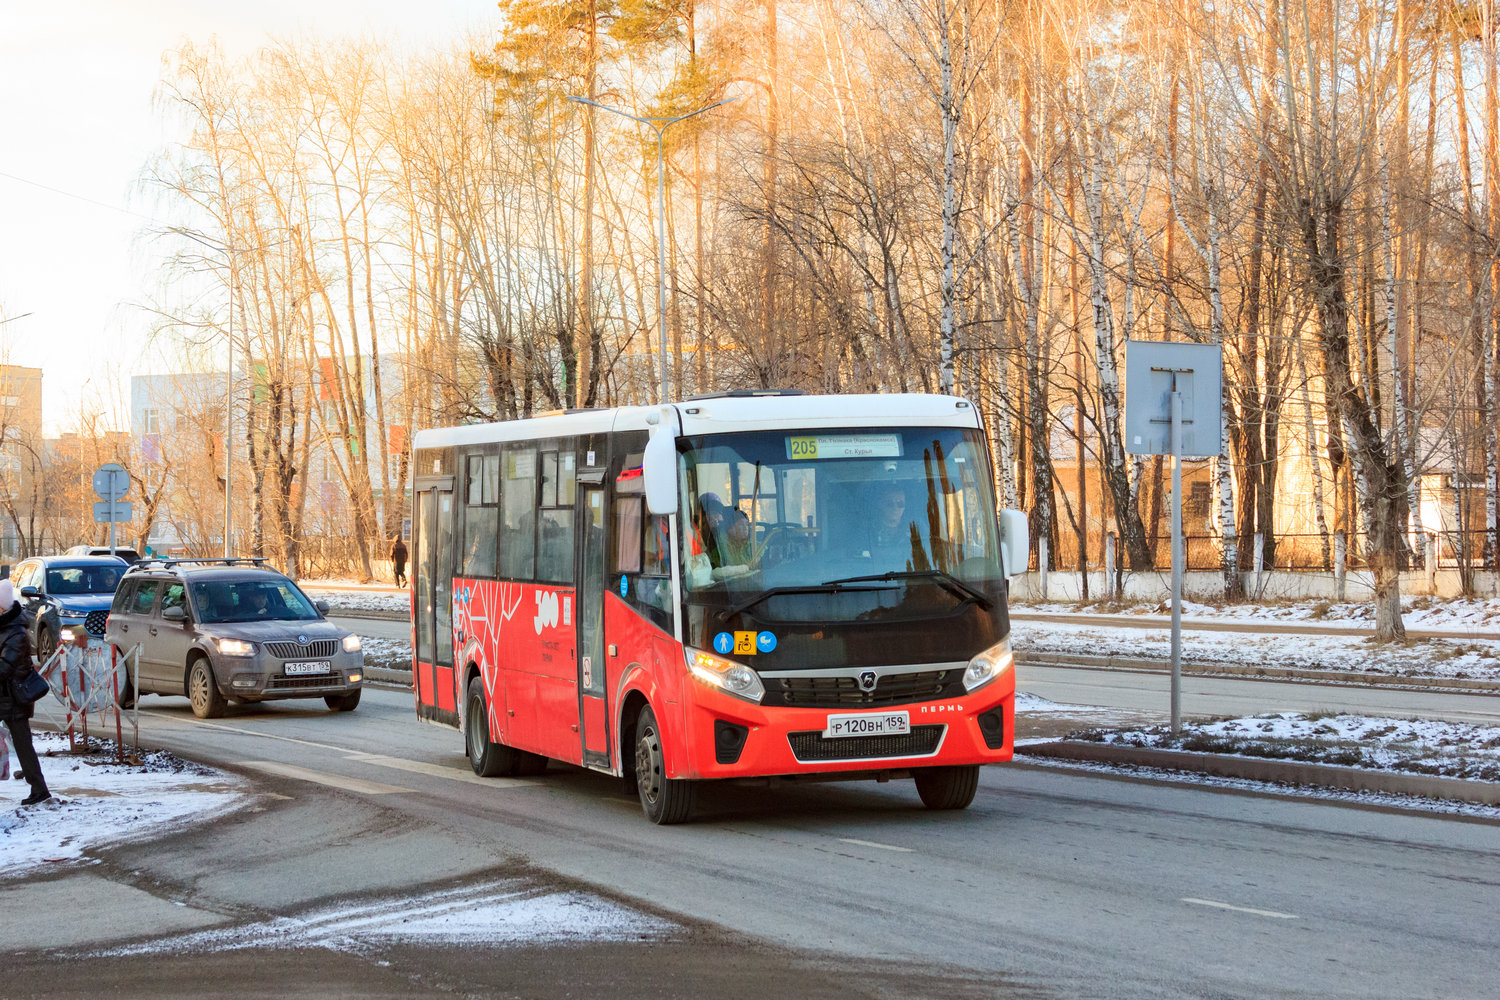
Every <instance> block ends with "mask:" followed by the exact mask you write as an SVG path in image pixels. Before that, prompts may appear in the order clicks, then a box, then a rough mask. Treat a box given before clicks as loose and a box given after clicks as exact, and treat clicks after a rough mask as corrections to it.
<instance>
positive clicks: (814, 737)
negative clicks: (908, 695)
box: [787, 725, 947, 763]
mask: <svg viewBox="0 0 1500 1000" xmlns="http://www.w3.org/2000/svg"><path fill="white" fill-rule="evenodd" d="M946 728H947V727H946V726H940V725H938V726H912V727H911V732H910V733H909V734H907V735H905V736H844V737H841V738H839V739H833V740H829V739H824V738H823V734H822V733H820V732H817V731H816V730H813V731H810V732H805V733H788V734H787V742H788V743H790V744H791V745H792V753H793V754H795V755H796V757H797V759H798V760H800V761H803V762H804V763H805V762H810V761H820V760H868V759H872V758H876V757H926V756H930V755H931V754H934V753H936V752H937V748H938V744H939V743H941V742H942V739H943V730H944V729H946Z"/></svg>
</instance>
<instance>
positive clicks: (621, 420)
mask: <svg viewBox="0 0 1500 1000" xmlns="http://www.w3.org/2000/svg"><path fill="white" fill-rule="evenodd" d="M663 410H670V411H671V412H672V414H673V416H674V417H675V419H676V421H677V427H678V433H679V434H682V435H697V434H716V433H724V432H734V431H752V430H791V429H796V428H802V427H808V428H819V427H829V428H832V427H907V426H921V427H974V428H977V427H979V411H978V410H977V409H976V408H975V406H974V405H973V404H972V403H970V402H969V401H968V400H966V399H960V398H958V397H956V396H939V395H934V394H927V393H890V394H884V393H869V394H863V395H847V396H801V395H796V396H794V395H754V396H739V395H724V396H714V397H707V398H700V399H690V400H686V401H684V402H680V403H670V404H668V405H667V406H666V407H661V406H621V407H616V408H612V409H597V410H574V411H570V412H567V413H556V414H549V415H547V416H542V417H532V418H530V419H527V420H504V421H499V422H496V423H489V424H469V425H466V426H463V427H437V428H432V429H431V430H424V431H418V432H417V435H416V438H415V439H414V441H413V442H412V444H413V446H414V447H415V448H417V449H424V448H448V447H453V446H455V445H469V444H483V443H487V442H491V441H529V440H535V439H543V438H556V437H572V436H576V435H583V434H605V433H609V432H610V431H629V430H647V429H649V428H650V426H651V424H652V423H654V422H655V421H652V420H651V419H650V418H651V417H653V416H655V417H656V419H657V420H659V419H660V416H659V415H660V414H661V413H662V411H663Z"/></svg>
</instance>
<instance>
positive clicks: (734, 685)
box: [682, 646, 766, 705]
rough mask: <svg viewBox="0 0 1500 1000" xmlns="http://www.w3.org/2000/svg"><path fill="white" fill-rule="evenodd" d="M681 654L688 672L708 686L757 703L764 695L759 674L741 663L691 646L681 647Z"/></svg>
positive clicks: (764, 691)
mask: <svg viewBox="0 0 1500 1000" xmlns="http://www.w3.org/2000/svg"><path fill="white" fill-rule="evenodd" d="M682 655H683V658H684V659H685V660H687V668H688V672H689V673H690V674H692V675H693V676H694V677H696V678H697V679H698V680H700V681H702V682H703V683H704V684H707V685H708V686H709V687H716V688H718V689H719V690H720V691H723V692H724V693H725V694H732V695H734V696H735V697H736V698H743V699H745V700H746V701H749V702H754V703H755V704H757V705H758V704H760V700H761V699H762V698H764V697H765V696H766V689H765V686H764V685H762V684H761V682H760V675H759V674H757V673H756V672H755V671H754V670H751V669H750V668H749V667H747V666H745V665H744V664H743V663H735V662H734V661H733V660H726V659H724V657H722V656H715V655H714V654H713V653H705V652H703V650H701V649H693V648H692V647H691V646H684V647H682Z"/></svg>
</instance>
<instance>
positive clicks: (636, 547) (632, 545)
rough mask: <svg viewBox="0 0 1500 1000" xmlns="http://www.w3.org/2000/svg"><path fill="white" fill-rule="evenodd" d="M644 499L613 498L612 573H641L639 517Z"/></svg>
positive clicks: (642, 509) (642, 510)
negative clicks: (613, 544)
mask: <svg viewBox="0 0 1500 1000" xmlns="http://www.w3.org/2000/svg"><path fill="white" fill-rule="evenodd" d="M644 510H645V498H644V497H640V496H633V497H617V498H615V561H614V571H615V572H616V573H625V574H628V575H631V576H634V575H637V574H639V573H640V571H641V517H642V514H643V512H644Z"/></svg>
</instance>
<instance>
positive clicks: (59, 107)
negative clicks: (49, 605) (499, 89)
mask: <svg viewBox="0 0 1500 1000" xmlns="http://www.w3.org/2000/svg"><path fill="white" fill-rule="evenodd" d="M498 17H499V15H498V11H497V10H496V8H495V3H494V0H426V2H423V3H413V2H411V0H313V2H311V3H308V2H306V0H301V2H299V0H257V2H255V3H242V2H238V3H231V2H224V0H138V2H132V3H120V2H118V0H72V2H70V3H67V4H56V3H46V2H43V0H5V2H4V3H3V4H0V220H3V225H0V363H9V364H16V365H27V366H30V367H40V368H41V369H42V379H43V381H42V415H43V421H44V424H45V429H46V433H47V434H48V435H49V436H51V435H56V434H57V433H59V432H61V431H65V430H71V429H73V425H74V421H75V419H76V415H77V413H78V411H79V408H80V405H82V404H83V403H84V402H85V401H88V404H89V405H91V406H92V405H99V404H103V405H104V406H105V407H106V408H119V407H122V406H123V403H124V401H125V400H128V398H129V390H128V380H129V376H130V375H132V374H144V373H146V372H148V371H160V370H161V366H162V361H161V359H160V358H151V357H149V356H145V355H144V354H143V352H144V351H145V350H146V332H147V330H148V329H149V325H150V324H149V317H148V316H147V314H146V313H145V312H144V310H143V309H142V308H141V306H142V304H144V303H145V302H147V301H149V299H150V296H151V293H152V291H153V289H154V287H155V278H154V272H155V268H154V266H153V265H154V262H155V261H156V260H157V259H158V255H159V249H158V247H159V245H158V244H154V243H153V241H151V240H150V239H149V238H147V237H146V234H148V233H149V232H150V231H151V230H152V229H153V228H160V225H161V223H160V221H159V220H154V219H153V218H152V217H151V213H152V211H153V210H154V206H153V205H152V204H151V200H150V198H149V197H148V196H146V195H144V194H142V193H140V192H139V191H138V190H137V189H136V181H137V178H138V177H139V176H140V174H141V171H142V169H143V167H144V166H145V164H146V163H147V161H148V160H149V159H150V158H151V157H152V155H153V154H154V153H155V152H156V151H157V150H159V149H161V148H162V147H163V145H164V144H166V143H168V142H169V141H170V140H171V139H172V138H174V136H173V135H172V134H171V133H170V132H169V131H168V125H167V123H166V122H165V121H164V119H163V117H162V116H161V115H159V114H158V113H157V112H156V111H155V110H154V109H153V93H154V91H155V89H156V85H157V81H158V78H159V76H160V72H161V66H162V54H163V53H164V52H166V51H167V50H169V49H172V48H175V47H176V46H177V45H178V44H180V43H181V41H182V40H183V39H192V40H193V41H196V42H206V41H207V40H209V39H210V38H212V37H217V38H218V39H219V41H220V43H221V45H222V46H223V47H224V48H225V49H226V50H227V51H228V53H229V54H230V55H231V56H235V57H238V56H241V55H246V54H249V53H251V52H253V51H254V50H255V49H256V48H257V47H259V46H260V45H262V44H264V43H265V42H266V41H267V40H268V39H269V38H271V37H273V36H274V37H283V36H292V35H302V36H311V37H314V38H328V39H335V38H340V37H347V36H352V35H366V34H369V35H375V36H377V37H382V38H390V39H394V40H396V41H397V42H398V43H400V44H402V45H404V46H408V47H410V48H412V49H414V50H418V51H420V50H424V49H427V48H441V47H445V46H446V45H447V44H449V42H450V41H451V40H454V39H461V38H464V37H466V36H467V35H469V34H470V33H471V32H482V31H487V30H493V27H494V25H495V23H496V22H497V20H498ZM221 367H222V363H221ZM121 412H123V411H121Z"/></svg>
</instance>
